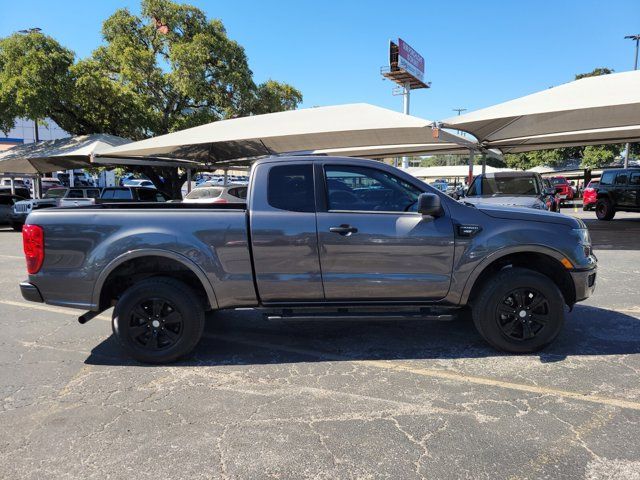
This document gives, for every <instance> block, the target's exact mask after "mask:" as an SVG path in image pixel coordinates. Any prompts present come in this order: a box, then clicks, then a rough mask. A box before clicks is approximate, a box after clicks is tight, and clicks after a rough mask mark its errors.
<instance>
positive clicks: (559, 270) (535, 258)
mask: <svg viewBox="0 0 640 480" xmlns="http://www.w3.org/2000/svg"><path fill="white" fill-rule="evenodd" d="M563 258H564V255H562V254H561V253H560V252H558V251H556V250H553V249H550V248H548V247H542V246H538V245H528V246H520V247H515V248H510V249H505V250H501V251H500V252H498V253H496V254H494V255H491V256H490V257H487V258H486V259H485V260H484V261H483V262H482V263H481V264H480V265H478V266H477V267H476V268H475V270H474V271H473V273H472V274H471V275H470V278H469V279H468V280H467V283H466V284H465V287H464V290H463V293H462V298H461V304H463V305H464V304H467V303H472V302H473V299H474V297H475V296H477V294H478V292H479V291H480V289H481V287H482V285H483V281H484V280H485V279H487V278H489V277H490V276H492V275H494V274H495V273H497V272H499V271H500V270H502V269H503V268H508V267H509V266H512V267H522V268H527V269H529V270H533V271H536V272H539V273H541V274H543V275H545V276H546V277H548V278H549V280H550V281H551V282H553V283H554V284H555V285H556V286H557V287H558V289H559V290H560V292H561V293H562V296H563V298H564V300H565V302H566V304H567V305H569V306H573V305H574V304H575V302H576V293H575V286H574V284H573V279H572V277H571V274H570V273H569V270H567V269H566V268H565V267H564V266H563V265H562V263H561V260H562V259H563Z"/></svg>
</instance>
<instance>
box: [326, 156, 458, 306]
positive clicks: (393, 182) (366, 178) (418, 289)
mask: <svg viewBox="0 0 640 480" xmlns="http://www.w3.org/2000/svg"><path fill="white" fill-rule="evenodd" d="M322 178H323V180H322V181H323V182H324V185H323V187H324V193H325V195H324V196H325V197H326V198H325V204H326V205H325V208H323V209H321V211H318V213H317V222H318V242H319V247H320V266H321V271H322V280H323V285H324V293H325V298H326V300H327V301H341V300H345V301H353V300H355V301H358V300H361V301H387V300H388V301H399V300H407V301H422V300H436V299H440V298H443V297H445V296H446V294H447V292H448V291H449V285H450V282H451V270H452V266H453V255H454V232H453V224H452V222H451V218H450V217H449V216H448V215H447V214H446V211H445V214H444V215H442V216H440V217H438V218H434V217H429V216H425V217H423V216H422V215H420V214H418V213H416V211H415V210H416V205H417V199H418V195H420V193H422V190H421V189H420V188H418V187H417V186H415V185H413V184H412V183H410V182H408V181H405V180H403V179H401V178H399V177H397V176H395V175H394V174H392V173H391V172H389V171H386V170H383V169H378V168H375V167H360V166H344V165H331V164H325V165H324V166H323V167H322ZM445 210H446V209H445Z"/></svg>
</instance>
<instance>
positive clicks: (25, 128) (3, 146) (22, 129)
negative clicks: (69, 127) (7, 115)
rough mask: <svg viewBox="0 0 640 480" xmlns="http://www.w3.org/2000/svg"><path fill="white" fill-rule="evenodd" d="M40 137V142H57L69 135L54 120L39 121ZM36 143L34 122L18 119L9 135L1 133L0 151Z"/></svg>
mask: <svg viewBox="0 0 640 480" xmlns="http://www.w3.org/2000/svg"><path fill="white" fill-rule="evenodd" d="M38 136H39V137H40V140H57V139H58V138H65V137H68V136H69V134H68V133H67V132H65V131H64V130H63V129H61V128H60V127H59V126H58V125H57V124H56V123H55V122H54V121H53V120H49V119H46V120H40V121H38ZM34 141H35V127H34V122H33V120H27V119H24V118H18V119H16V125H15V127H13V128H12V129H11V130H10V131H9V132H8V133H7V134H5V133H4V132H0V151H4V150H8V149H9V148H11V147H14V146H16V145H22V144H23V143H32V142H34Z"/></svg>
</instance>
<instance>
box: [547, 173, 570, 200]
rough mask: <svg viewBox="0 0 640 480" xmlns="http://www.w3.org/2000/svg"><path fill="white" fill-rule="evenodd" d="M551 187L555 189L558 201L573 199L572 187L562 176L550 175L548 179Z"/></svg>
mask: <svg viewBox="0 0 640 480" xmlns="http://www.w3.org/2000/svg"><path fill="white" fill-rule="evenodd" d="M549 181H550V182H551V185H553V188H555V189H556V193H557V195H558V199H559V200H560V202H563V201H564V200H573V188H571V185H570V184H569V182H568V181H567V179H566V178H564V177H551V178H550V179H549Z"/></svg>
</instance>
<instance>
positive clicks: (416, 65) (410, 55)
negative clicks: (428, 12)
mask: <svg viewBox="0 0 640 480" xmlns="http://www.w3.org/2000/svg"><path fill="white" fill-rule="evenodd" d="M398 68H401V69H403V70H405V71H406V72H408V73H410V74H411V75H413V76H414V77H416V78H417V79H418V80H420V81H421V82H423V81H424V57H423V56H422V55H420V54H419V53H418V52H416V51H415V50H414V49H413V48H412V47H411V45H409V44H408V43H407V42H405V41H404V40H402V39H401V38H399V39H398Z"/></svg>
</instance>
